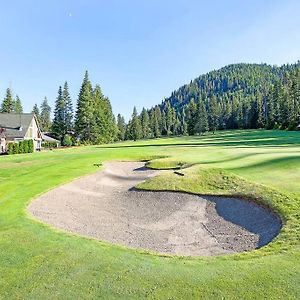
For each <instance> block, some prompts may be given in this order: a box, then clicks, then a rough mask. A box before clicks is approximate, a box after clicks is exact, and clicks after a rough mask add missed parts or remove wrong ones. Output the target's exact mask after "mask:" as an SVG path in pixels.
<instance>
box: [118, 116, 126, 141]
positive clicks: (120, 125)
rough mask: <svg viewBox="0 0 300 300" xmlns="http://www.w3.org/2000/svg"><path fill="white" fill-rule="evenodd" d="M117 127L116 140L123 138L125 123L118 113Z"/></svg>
mask: <svg viewBox="0 0 300 300" xmlns="http://www.w3.org/2000/svg"><path fill="white" fill-rule="evenodd" d="M117 127H118V140H119V141H123V140H125V132H126V124H125V119H124V117H123V116H121V115H120V114H118V116H117Z"/></svg>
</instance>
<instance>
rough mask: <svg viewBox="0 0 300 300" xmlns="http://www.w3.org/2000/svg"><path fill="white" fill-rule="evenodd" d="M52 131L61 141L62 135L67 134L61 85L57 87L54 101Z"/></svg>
mask: <svg viewBox="0 0 300 300" xmlns="http://www.w3.org/2000/svg"><path fill="white" fill-rule="evenodd" d="M52 132H53V133H54V135H55V136H56V138H58V139H60V141H61V142H63V139H64V136H65V135H66V134H67V126H66V124H65V102H64V99H63V92H62V87H61V86H60V87H59V89H58V96H57V98H56V101H55V109H54V119H53V123H52Z"/></svg>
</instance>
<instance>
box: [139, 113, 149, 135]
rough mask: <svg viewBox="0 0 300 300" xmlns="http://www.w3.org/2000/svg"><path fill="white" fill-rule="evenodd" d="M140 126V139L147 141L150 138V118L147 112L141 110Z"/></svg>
mask: <svg viewBox="0 0 300 300" xmlns="http://www.w3.org/2000/svg"><path fill="white" fill-rule="evenodd" d="M140 119H141V126H142V137H143V138H144V139H147V138H149V137H150V133H151V132H150V131H151V130H150V118H149V114H148V112H147V110H146V109H145V108H143V110H142V113H141V117H140Z"/></svg>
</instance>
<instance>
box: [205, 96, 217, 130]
mask: <svg viewBox="0 0 300 300" xmlns="http://www.w3.org/2000/svg"><path fill="white" fill-rule="evenodd" d="M208 112H209V129H210V130H211V131H212V132H215V131H216V130H217V129H218V127H219V106H218V103H217V98H216V97H215V96H214V95H213V96H212V97H211V99H210V101H209V109H208Z"/></svg>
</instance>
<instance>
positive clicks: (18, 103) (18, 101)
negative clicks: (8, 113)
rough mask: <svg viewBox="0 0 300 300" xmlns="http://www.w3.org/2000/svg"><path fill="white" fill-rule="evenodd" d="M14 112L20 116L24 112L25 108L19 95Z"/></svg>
mask: <svg viewBox="0 0 300 300" xmlns="http://www.w3.org/2000/svg"><path fill="white" fill-rule="evenodd" d="M14 112H16V113H18V114H20V113H22V112H23V107H22V103H21V99H20V98H19V96H18V95H16V99H15V101H14Z"/></svg>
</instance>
